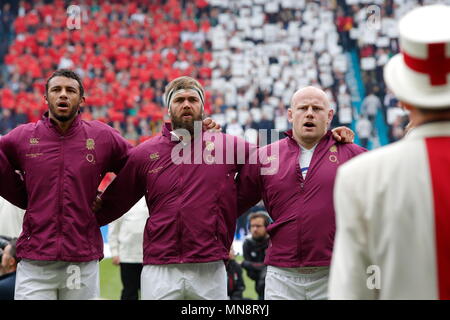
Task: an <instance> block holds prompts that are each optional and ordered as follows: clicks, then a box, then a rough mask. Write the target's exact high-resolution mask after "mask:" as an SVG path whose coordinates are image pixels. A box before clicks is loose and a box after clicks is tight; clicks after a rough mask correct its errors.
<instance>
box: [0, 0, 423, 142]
mask: <svg viewBox="0 0 450 320" xmlns="http://www.w3.org/2000/svg"><path fill="white" fill-rule="evenodd" d="M428 2H430V1H428ZM78 3H79V10H78V9H77V10H78V11H76V10H75V11H70V10H68V6H69V5H70V3H69V2H64V1H62V0H56V1H43V0H40V1H33V2H30V1H20V2H19V3H18V5H16V6H15V7H14V6H11V5H10V4H9V3H6V4H4V5H3V7H2V8H1V21H2V23H1V27H0V33H1V35H2V39H7V41H5V42H2V47H1V48H0V62H1V64H0V70H1V76H0V92H1V98H0V105H1V109H2V110H1V113H0V133H1V134H5V133H7V132H9V131H10V130H11V129H13V128H14V127H16V126H17V125H18V124H21V123H26V122H28V121H36V120H38V119H40V117H41V116H42V113H43V112H44V110H45V108H46V107H45V104H44V101H43V99H42V96H43V94H44V79H45V78H46V77H48V76H49V75H50V74H51V72H52V71H54V70H55V69H57V68H73V69H75V71H77V72H78V73H79V74H80V75H81V76H82V77H83V82H84V85H85V86H86V89H87V90H86V91H87V92H89V95H88V96H87V99H86V106H85V108H84V112H83V117H84V118H85V119H98V120H100V121H103V122H106V123H108V124H110V125H111V126H113V127H114V128H116V129H118V130H119V131H120V132H121V134H122V135H123V136H124V137H126V138H127V139H128V140H129V141H130V142H132V143H133V144H137V143H139V142H142V141H144V140H146V139H148V138H149V137H151V136H153V135H155V134H156V133H157V132H159V131H160V128H161V124H162V122H163V120H164V119H167V118H166V112H165V109H164V108H163V101H162V99H163V97H162V95H163V88H164V86H165V84H166V83H167V82H168V80H169V79H173V78H175V77H177V76H180V75H190V76H193V77H194V78H196V79H199V80H200V81H201V83H202V85H204V86H205V87H206V88H207V92H206V105H205V112H206V114H208V115H213V118H214V119H215V120H216V121H217V122H218V123H220V124H221V125H222V126H223V127H224V128H225V131H226V132H228V133H231V134H236V135H241V136H245V137H246V138H247V139H248V140H250V141H251V142H256V140H257V131H256V130H257V129H276V130H278V131H280V132H282V131H284V130H286V129H288V128H289V124H288V122H287V121H286V109H287V107H288V105H289V102H290V101H289V99H290V97H291V96H292V94H293V92H294V91H295V90H296V89H297V88H298V87H301V86H306V85H308V84H313V85H319V86H321V87H322V88H323V89H324V90H325V92H326V93H327V94H328V96H329V99H330V101H331V103H332V107H333V109H335V111H336V117H335V119H334V122H333V124H332V125H333V126H337V125H347V126H349V125H350V124H351V123H352V121H353V120H359V119H360V118H361V120H364V119H363V117H368V118H370V119H373V117H371V112H372V111H371V110H375V112H376V110H377V108H380V109H382V110H383V113H384V115H385V119H386V121H387V124H388V125H389V126H390V128H391V129H390V132H391V134H390V140H391V141H393V140H396V139H398V138H399V137H401V136H402V127H403V123H402V120H401V119H402V118H401V117H402V116H403V115H404V114H403V113H402V110H401V109H400V108H398V107H397V100H396V99H395V98H394V97H393V96H392V93H390V92H389V91H387V89H386V88H385V86H384V84H383V81H382V79H381V70H382V67H383V65H384V64H385V63H386V61H387V59H388V57H389V56H391V55H392V54H394V53H396V52H397V51H398V42H397V40H396V37H397V36H398V35H397V31H396V28H395V21H396V19H398V17H400V16H401V15H402V13H403V12H405V11H407V10H409V9H410V8H411V7H413V6H415V5H417V3H418V1H417V2H415V1H392V0H391V1H375V2H374V1H371V2H368V1H364V0H360V1H358V0H346V1H305V0H301V1H292V0H280V1H266V0H245V1H234V0H229V1H217V0H211V1H209V2H207V1H206V0H196V1H179V0H167V1H166V0H159V1H151V2H148V1H144V0H136V1H130V2H128V3H127V4H126V5H123V4H121V3H119V2H116V1H103V0H99V1H94V0H85V1H80V2H78ZM373 4H375V5H376V8H375V9H373V8H374V6H373ZM370 6H372V7H371V8H372V10H375V11H373V12H371V11H368V8H369V9H370ZM376 10H378V11H376ZM73 12H75V13H73ZM378 13H379V14H380V16H381V20H380V21H377V20H376V19H375V18H376V14H378ZM371 14H373V16H372V18H373V19H375V20H374V22H373V23H374V26H372V27H368V21H369V20H368V19H369V18H370V17H371V16H370V15H371ZM376 23H379V26H378V25H376ZM111 39H112V40H113V41H111ZM350 50H357V52H358V54H359V55H360V57H361V71H362V75H363V81H364V86H365V88H366V92H368V93H374V96H373V99H371V100H372V101H369V102H368V103H367V105H368V107H367V108H366V109H363V110H361V115H359V114H358V112H357V111H356V110H355V109H354V108H353V107H352V97H351V94H350V90H349V88H348V85H347V84H346V81H345V73H346V72H347V71H348V68H349V65H348V61H347V57H346V52H348V51H350ZM368 95H369V94H368ZM363 105H364V104H363ZM374 108H375V109H374ZM373 125H374V124H373V123H372V126H373ZM360 127H363V128H364V127H366V128H367V126H364V125H361V126H360ZM363 131H364V130H363ZM366 131H367V130H366ZM358 133H359V134H360V135H363V136H364V132H362V131H358ZM372 134H373V130H371V128H370V127H369V136H368V138H370V137H371V135H372ZM268 142H270V139H269V141H268Z"/></svg>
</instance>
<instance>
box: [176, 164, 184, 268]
mask: <svg viewBox="0 0 450 320" xmlns="http://www.w3.org/2000/svg"><path fill="white" fill-rule="evenodd" d="M179 166H180V170H181V172H180V184H179V185H180V187H179V189H178V201H181V198H182V196H183V163H180V164H179ZM181 231H182V226H181V205H180V206H178V214H177V234H178V243H179V257H180V258H179V259H180V263H183V262H184V261H183V241H182V240H183V239H182V234H181Z"/></svg>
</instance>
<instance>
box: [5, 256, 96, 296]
mask: <svg viewBox="0 0 450 320" xmlns="http://www.w3.org/2000/svg"><path fill="white" fill-rule="evenodd" d="M99 297H100V279H99V263H98V260H95V261H89V262H65V261H39V260H28V259H22V260H21V261H20V262H19V264H18V265H17V274H16V287H15V294H14V299H15V300H88V299H96V298H99Z"/></svg>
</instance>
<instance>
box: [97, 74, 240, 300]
mask: <svg viewBox="0 0 450 320" xmlns="http://www.w3.org/2000/svg"><path fill="white" fill-rule="evenodd" d="M204 99H205V97H204V89H203V87H202V86H201V85H200V84H199V83H198V81H196V80H195V79H193V78H190V77H180V78H177V79H175V80H173V81H172V82H170V83H169V84H168V85H167V87H166V91H165V100H166V104H167V106H168V112H169V116H170V123H166V124H165V126H164V127H163V131H162V134H161V135H160V136H158V137H155V138H153V139H150V140H148V141H146V142H144V143H143V144H141V145H139V146H137V147H136V148H135V149H134V150H133V151H132V152H131V154H130V158H129V160H128V162H127V163H126V165H125V167H124V168H123V170H122V171H121V173H120V174H119V175H118V176H117V178H116V179H115V180H114V181H113V183H112V184H111V185H110V186H109V187H108V188H107V189H106V191H105V192H104V194H103V195H102V202H101V209H100V210H99V211H98V212H97V220H98V222H99V225H106V224H108V223H110V222H111V221H114V220H115V219H117V218H119V217H120V216H121V215H123V214H124V213H125V212H127V211H128V210H129V209H130V208H131V207H132V206H133V205H134V204H135V203H136V202H137V201H138V200H139V199H140V198H141V197H142V196H145V198H146V201H147V206H148V209H149V218H148V219H147V224H146V227H145V230H144V244H143V246H144V268H143V270H142V275H141V298H142V299H151V300H154V299H223V300H224V299H227V283H226V269H225V264H224V261H225V260H227V259H228V252H229V250H230V246H231V243H232V241H233V236H234V230H235V224H236V218H237V212H236V211H237V205H236V186H235V179H234V178H235V175H236V174H237V173H238V172H239V171H240V169H241V167H242V164H238V161H237V155H238V154H239V152H237V149H238V147H239V145H240V146H242V147H243V148H247V150H248V148H249V147H248V144H247V143H246V142H245V141H244V140H242V139H240V138H238V137H235V136H230V135H227V134H223V133H220V132H215V133H209V132H205V131H201V130H200V132H199V133H198V134H197V135H196V132H195V130H194V129H195V127H196V123H195V122H196V121H199V122H200V121H201V120H202V119H203V117H204ZM197 146H199V147H200V153H197V154H196V153H195V148H196V147H197ZM227 147H228V151H229V152H230V150H233V155H232V156H231V159H230V161H229V163H224V161H221V160H223V159H219V158H218V152H217V151H218V150H220V151H221V152H223V153H222V154H225V153H226V151H227V150H226V149H227ZM177 148H179V150H181V149H182V151H183V152H185V154H184V156H183V160H186V161H182V162H180V163H177V161H175V160H176V159H175V158H174V150H177ZM191 151H192V152H191ZM205 152H207V153H208V152H209V156H206V157H204V159H203V155H204V154H205ZM216 156H217V158H216ZM199 157H200V158H199ZM191 160H192V161H191ZM198 160H200V161H198Z"/></svg>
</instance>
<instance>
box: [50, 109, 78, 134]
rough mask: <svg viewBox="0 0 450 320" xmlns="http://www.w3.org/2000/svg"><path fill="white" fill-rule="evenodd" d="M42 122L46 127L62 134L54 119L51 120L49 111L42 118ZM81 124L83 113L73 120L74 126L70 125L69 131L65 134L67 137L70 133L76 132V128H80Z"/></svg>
mask: <svg viewBox="0 0 450 320" xmlns="http://www.w3.org/2000/svg"><path fill="white" fill-rule="evenodd" d="M42 121H43V122H44V123H45V125H46V126H47V127H49V128H53V129H54V130H56V131H58V133H60V134H61V132H60V131H59V128H58V126H57V125H56V124H55V123H54V122H53V120H52V119H50V117H49V114H48V111H47V112H45V113H44V115H43V116H42ZM80 124H81V113H78V114H77V115H76V116H75V119H74V120H73V122H72V124H71V125H70V127H69V129H68V130H67V132H66V133H65V135H67V134H69V133H70V132H72V131H73V130H75V129H76V128H78V127H79V126H80Z"/></svg>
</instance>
